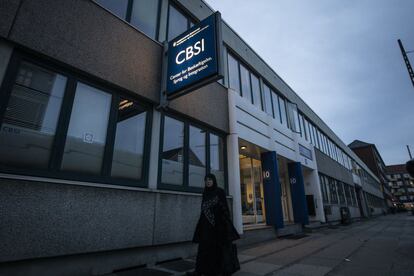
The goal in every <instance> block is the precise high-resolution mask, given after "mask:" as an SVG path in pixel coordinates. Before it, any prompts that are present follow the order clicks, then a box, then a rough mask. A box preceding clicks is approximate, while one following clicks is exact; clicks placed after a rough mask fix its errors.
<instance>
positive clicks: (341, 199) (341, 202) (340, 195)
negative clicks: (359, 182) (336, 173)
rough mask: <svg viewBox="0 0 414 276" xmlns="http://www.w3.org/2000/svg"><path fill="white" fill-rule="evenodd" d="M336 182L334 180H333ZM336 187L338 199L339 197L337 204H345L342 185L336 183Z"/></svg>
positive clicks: (338, 182)
mask: <svg viewBox="0 0 414 276" xmlns="http://www.w3.org/2000/svg"><path fill="white" fill-rule="evenodd" d="M335 181H336V180H335ZM337 187H338V197H339V203H340V204H345V203H346V202H345V193H344V185H343V183H342V182H340V181H337Z"/></svg>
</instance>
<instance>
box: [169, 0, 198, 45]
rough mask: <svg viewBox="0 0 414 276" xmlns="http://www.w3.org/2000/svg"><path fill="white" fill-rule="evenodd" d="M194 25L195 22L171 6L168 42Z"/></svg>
mask: <svg viewBox="0 0 414 276" xmlns="http://www.w3.org/2000/svg"><path fill="white" fill-rule="evenodd" d="M193 25H194V21H193V20H192V19H191V18H190V17H188V16H186V15H185V14H184V13H183V12H181V11H180V10H179V9H177V8H176V7H175V6H174V5H171V4H170V5H169V10H168V41H170V40H171V39H173V38H175V37H177V36H178V35H180V34H182V33H183V32H185V31H186V30H188V29H189V28H191V27H192V26H193Z"/></svg>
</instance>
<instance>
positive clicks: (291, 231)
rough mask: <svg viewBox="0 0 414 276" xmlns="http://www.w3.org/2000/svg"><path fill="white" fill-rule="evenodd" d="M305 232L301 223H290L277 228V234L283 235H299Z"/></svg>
mask: <svg viewBox="0 0 414 276" xmlns="http://www.w3.org/2000/svg"><path fill="white" fill-rule="evenodd" d="M302 233H303V228H302V225H301V224H288V225H285V226H284V227H283V228H280V229H277V236H278V237H283V236H288V235H298V234H302Z"/></svg>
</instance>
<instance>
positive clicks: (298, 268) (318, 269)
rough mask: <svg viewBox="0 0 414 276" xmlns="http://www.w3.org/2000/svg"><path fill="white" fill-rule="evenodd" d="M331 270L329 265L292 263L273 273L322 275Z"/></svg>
mask: <svg viewBox="0 0 414 276" xmlns="http://www.w3.org/2000/svg"><path fill="white" fill-rule="evenodd" d="M330 270H331V268H330V267H326V266H319V265H307V264H294V265H292V266H289V267H287V268H285V269H283V270H281V271H278V272H276V273H275V274H274V275H281V274H283V273H288V274H293V275H305V276H322V275H325V274H326V273H328V272H329V271H330Z"/></svg>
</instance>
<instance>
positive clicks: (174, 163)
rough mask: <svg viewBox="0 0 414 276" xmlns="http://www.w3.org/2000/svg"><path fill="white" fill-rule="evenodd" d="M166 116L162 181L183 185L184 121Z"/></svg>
mask: <svg viewBox="0 0 414 276" xmlns="http://www.w3.org/2000/svg"><path fill="white" fill-rule="evenodd" d="M164 118H165V119H164V130H163V133H164V138H163V147H162V155H161V156H162V159H161V160H162V174H161V181H162V182H163V183H168V184H173V185H182V184H183V174H184V123H183V122H181V121H178V120H175V119H173V118H170V117H167V116H166V117H164Z"/></svg>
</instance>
